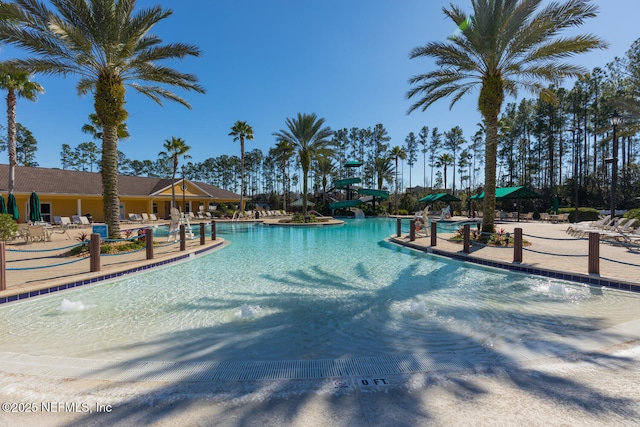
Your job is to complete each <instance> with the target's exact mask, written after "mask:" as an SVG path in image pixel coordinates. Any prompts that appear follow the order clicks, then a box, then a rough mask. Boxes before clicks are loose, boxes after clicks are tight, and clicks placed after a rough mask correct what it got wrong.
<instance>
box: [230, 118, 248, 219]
mask: <svg viewBox="0 0 640 427" xmlns="http://www.w3.org/2000/svg"><path fill="white" fill-rule="evenodd" d="M229 136H233V141H234V142H235V141H240V212H241V213H242V212H244V140H245V139H248V140H252V139H253V128H252V127H251V126H249V125H248V124H247V122H241V121H240V120H238V121H237V122H235V123H234V125H233V126H232V127H231V132H229Z"/></svg>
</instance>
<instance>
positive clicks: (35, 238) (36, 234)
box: [27, 225, 49, 242]
mask: <svg viewBox="0 0 640 427" xmlns="http://www.w3.org/2000/svg"><path fill="white" fill-rule="evenodd" d="M28 227H29V236H28V239H27V240H30V241H32V242H46V241H47V240H49V238H48V237H49V236H48V235H47V232H46V231H45V229H44V226H42V225H30V226H28Z"/></svg>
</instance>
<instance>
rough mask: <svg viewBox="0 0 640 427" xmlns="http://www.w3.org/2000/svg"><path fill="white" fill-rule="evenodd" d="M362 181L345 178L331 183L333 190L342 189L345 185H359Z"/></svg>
mask: <svg viewBox="0 0 640 427" xmlns="http://www.w3.org/2000/svg"><path fill="white" fill-rule="evenodd" d="M361 181H362V180H361V179H360V178H345V179H339V180H337V181H333V186H334V187H335V188H344V187H346V186H347V185H353V184H359V183H360V182H361Z"/></svg>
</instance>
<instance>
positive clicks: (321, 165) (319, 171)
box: [314, 156, 335, 209]
mask: <svg viewBox="0 0 640 427" xmlns="http://www.w3.org/2000/svg"><path fill="white" fill-rule="evenodd" d="M314 169H315V173H316V175H318V176H320V177H321V180H322V207H323V209H324V208H325V207H326V206H327V183H328V179H327V177H329V176H330V175H333V174H334V172H335V165H334V164H333V160H332V159H331V157H327V156H320V157H318V159H317V160H316V163H315V168H314Z"/></svg>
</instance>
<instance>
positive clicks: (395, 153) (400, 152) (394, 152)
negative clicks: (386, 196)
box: [389, 145, 407, 213]
mask: <svg viewBox="0 0 640 427" xmlns="http://www.w3.org/2000/svg"><path fill="white" fill-rule="evenodd" d="M389 154H390V155H391V158H392V159H394V160H395V162H396V213H398V159H400V160H404V159H406V158H407V152H406V151H404V148H402V147H400V146H397V145H396V146H395V147H393V148H392V149H391V152H390V153H389Z"/></svg>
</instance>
